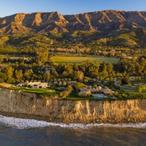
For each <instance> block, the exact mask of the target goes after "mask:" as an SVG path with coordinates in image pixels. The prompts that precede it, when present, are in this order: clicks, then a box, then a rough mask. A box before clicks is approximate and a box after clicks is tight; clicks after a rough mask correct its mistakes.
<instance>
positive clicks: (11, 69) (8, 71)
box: [6, 66, 14, 79]
mask: <svg viewBox="0 0 146 146" xmlns="http://www.w3.org/2000/svg"><path fill="white" fill-rule="evenodd" d="M13 73H14V69H13V68H12V66H8V67H7V68H6V75H7V78H8V79H11V78H12V77H13Z"/></svg>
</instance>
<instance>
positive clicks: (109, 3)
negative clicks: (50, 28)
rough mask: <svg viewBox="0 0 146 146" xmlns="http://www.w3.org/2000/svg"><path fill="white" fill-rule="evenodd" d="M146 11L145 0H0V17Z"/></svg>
mask: <svg viewBox="0 0 146 146" xmlns="http://www.w3.org/2000/svg"><path fill="white" fill-rule="evenodd" d="M107 9H108V10H127V11H136V10H138V11H146V0H1V1H0V17H4V16H8V15H12V14H15V13H19V12H23V13H31V12H51V11H58V12H59V13H62V14H76V13H83V12H91V11H99V10H107Z"/></svg>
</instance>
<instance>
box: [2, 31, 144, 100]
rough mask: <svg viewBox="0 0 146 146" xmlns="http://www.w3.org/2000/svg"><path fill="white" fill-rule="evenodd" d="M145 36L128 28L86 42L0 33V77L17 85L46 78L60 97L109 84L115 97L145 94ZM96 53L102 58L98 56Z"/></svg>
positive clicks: (47, 36)
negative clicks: (127, 29) (89, 87)
mask: <svg viewBox="0 0 146 146" xmlns="http://www.w3.org/2000/svg"><path fill="white" fill-rule="evenodd" d="M71 37H73V36H71ZM74 37H76V36H74ZM77 37H79V36H78V35H77ZM145 37H146V35H145V31H144V30H135V31H131V32H127V31H126V32H123V33H118V34H115V35H114V36H112V37H106V38H105V37H101V38H99V39H97V40H92V41H89V42H88V41H81V40H80V41H78V40H76V39H77V38H76V39H71V40H68V39H65V38H66V36H64V35H63V36H62V37H59V38H58V37H57V36H52V35H49V34H34V33H32V34H23V35H22V34H21V35H18V34H13V35H2V36H0V82H7V83H10V84H15V85H17V84H19V83H24V82H26V81H29V82H30V81H41V82H47V83H48V84H51V86H50V87H49V88H51V89H52V90H55V91H56V93H57V94H59V96H62V97H69V96H71V97H72V96H75V97H79V96H80V94H79V91H80V90H81V89H83V88H85V87H87V86H92V88H94V87H96V86H102V87H109V88H110V89H112V90H113V91H114V94H113V95H112V96H116V97H117V98H137V97H146V92H145V91H146V90H145V83H146V54H145V53H146V50H145V45H146V44H145V41H144V40H145ZM67 38H68V37H67ZM75 40H76V41H75ZM56 54H58V56H54V55H56ZM67 56H70V57H67ZM71 56H72V57H71ZM98 56H100V61H96V60H98ZM101 56H102V57H103V56H104V57H103V58H104V59H103V60H101ZM55 57H56V58H55ZM59 57H60V58H59ZM82 57H85V58H87V59H83V58H82ZM105 57H111V58H109V60H108V59H107V58H106V59H105ZM67 58H69V59H70V61H69V59H68V60H67ZM117 58H118V59H117ZM57 59H58V60H57ZM63 59H64V61H63ZM77 59H78V60H77ZM110 59H112V61H110ZM67 62H70V63H69V64H68V63H67ZM74 62H75V63H74ZM70 81H75V84H70ZM58 87H63V89H62V90H60V89H59V88H58ZM23 90H24V89H23ZM24 91H27V89H25V90H24ZM35 91H36V90H33V91H29V92H35ZM43 91H44V90H43ZM44 92H45V91H44ZM46 92H47V93H48V91H46ZM46 92H45V93H46ZM38 93H42V90H41V92H40V91H38ZM53 95H54V93H53ZM87 95H88V94H87ZM82 96H83V95H82Z"/></svg>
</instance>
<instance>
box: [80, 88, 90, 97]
mask: <svg viewBox="0 0 146 146" xmlns="http://www.w3.org/2000/svg"><path fill="white" fill-rule="evenodd" d="M91 94H92V93H91V91H90V90H89V89H86V90H82V91H80V92H79V96H83V97H87V96H91Z"/></svg>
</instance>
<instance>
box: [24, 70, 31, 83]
mask: <svg viewBox="0 0 146 146" xmlns="http://www.w3.org/2000/svg"><path fill="white" fill-rule="evenodd" d="M32 75H33V71H32V70H31V69H29V70H26V71H25V72H24V77H25V79H26V80H31V79H32Z"/></svg>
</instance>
